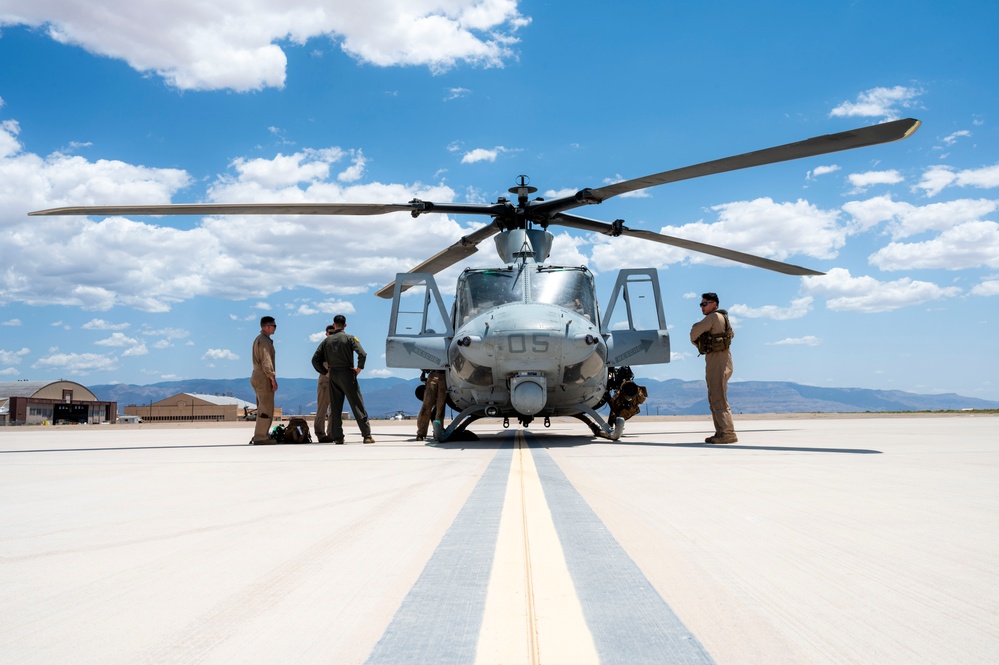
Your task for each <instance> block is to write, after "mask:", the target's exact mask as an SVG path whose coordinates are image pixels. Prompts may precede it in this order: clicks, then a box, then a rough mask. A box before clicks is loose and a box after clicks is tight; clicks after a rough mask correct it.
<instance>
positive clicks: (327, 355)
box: [312, 314, 375, 443]
mask: <svg viewBox="0 0 999 665" xmlns="http://www.w3.org/2000/svg"><path fill="white" fill-rule="evenodd" d="M346 327H347V317H345V316H344V315H343V314H337V315H336V316H334V317H333V334H331V335H330V336H329V337H327V338H326V339H324V340H323V341H322V342H321V343H320V344H319V348H318V349H316V352H315V353H314V354H313V355H312V367H313V368H314V369H315V370H316V371H317V372H319V373H320V374H322V373H323V371H324V370H325V369H326V368H327V367H328V368H329V370H328V371H329V375H330V402H331V404H330V408H331V409H332V411H333V431H332V432H331V434H332V436H333V442H334V443H343V416H342V415H341V414H342V412H343V398H344V397H346V398H347V401H348V402H349V403H350V410H351V411H352V412H353V414H354V420H356V421H357V427H358V429H360V430H361V436H363V437H364V443H374V442H375V440H374V439H373V438H372V437H371V426H370V425H369V424H368V413H367V411H365V410H364V399H363V398H362V397H361V389H360V387H359V386H358V385H357V375H358V374H360V373H361V370H362V369H364V361H365V360H366V359H367V357H368V354H366V353H365V352H364V347H362V346H361V342H360V341H359V340H358V339H357V338H356V337H353V336H351V335H348V334H347V333H345V332H344V331H343V329H344V328H346ZM355 353H356V354H357V367H354V354H355ZM324 363H325V365H324Z"/></svg>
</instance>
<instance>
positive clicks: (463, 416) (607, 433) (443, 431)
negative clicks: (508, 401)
mask: <svg viewBox="0 0 999 665" xmlns="http://www.w3.org/2000/svg"><path fill="white" fill-rule="evenodd" d="M571 409H572V410H576V409H579V410H581V411H583V412H584V413H578V414H573V417H574V418H577V419H579V420H581V421H583V422H584V423H586V425H587V427H589V428H590V431H591V432H593V436H597V437H601V438H604V439H609V440H610V441H617V440H618V439H620V438H621V435H622V434H623V433H624V418H616V419H615V420H614V426H613V427H611V426H610V425H609V424H608V423H607V421H606V420H604V419H603V418H602V417H601V416H600V414H599V413H597V412H596V411H594V410H593V409H592V408H591V407H588V406H586V405H585V404H579V405H577V406H574V407H571ZM587 416H589V418H587ZM484 417H485V407H484V406H481V405H479V404H476V405H474V406H470V407H468V408H467V409H465V410H464V411H462V412H461V413H459V414H458V415H457V416H456V417H455V419H454V420H452V421H451V424H450V425H448V426H447V427H446V428H445V427H444V425H443V424H442V423H441V421H439V420H435V421H434V422H433V426H434V439H436V440H437V442H438V443H444V442H445V441H447V440H448V439H450V438H451V437H452V436H456V435H460V434H462V433H463V432H464V431H465V428H466V427H468V426H469V425H471V424H472V423H473V422H475V421H476V420H478V419H479V418H484ZM591 418H592V420H591ZM594 421H595V422H594Z"/></svg>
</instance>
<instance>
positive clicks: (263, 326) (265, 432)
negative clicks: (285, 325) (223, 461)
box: [250, 316, 278, 445]
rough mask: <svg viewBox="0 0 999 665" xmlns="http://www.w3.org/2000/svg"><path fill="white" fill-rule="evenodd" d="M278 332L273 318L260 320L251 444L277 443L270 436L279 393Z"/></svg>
mask: <svg viewBox="0 0 999 665" xmlns="http://www.w3.org/2000/svg"><path fill="white" fill-rule="evenodd" d="M275 330H277V323H275V322H274V317H273V316H264V317H262V318H261V319H260V334H259V335H257V338H256V339H255V340H253V352H252V357H253V373H252V374H250V385H252V386H253V392H254V393H256V395H257V422H256V426H255V427H254V428H253V438H252V439H250V443H251V444H254V445H261V444H265V443H277V441H275V440H274V439H273V438H271V436H270V429H271V421H272V420H274V393H276V392H277V389H278V383H277V373H276V372H275V369H274V342H273V341H271V335H273V334H274V331H275Z"/></svg>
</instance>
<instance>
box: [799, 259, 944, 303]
mask: <svg viewBox="0 0 999 665" xmlns="http://www.w3.org/2000/svg"><path fill="white" fill-rule="evenodd" d="M801 282H802V291H804V292H806V293H808V294H810V295H814V296H818V297H822V298H825V299H826V307H828V308H829V309H831V310H833V311H841V312H864V313H874V312H891V311H894V310H896V309H901V308H903V307H911V306H913V305H921V304H923V303H925V302H930V301H933V300H938V299H941V298H952V297H954V296H957V295H960V293H961V289H959V288H958V287H955V286H951V287H940V286H937V285H936V284H933V283H932V282H923V281H917V280H913V279H910V278H908V277H905V278H902V279H897V280H895V281H892V282H882V281H879V280H877V279H875V278H874V277H870V276H868V275H864V276H862V277H854V276H852V275H851V274H850V271H849V270H846V269H845V268H833V269H832V270H830V271H829V273H828V274H826V275H822V276H819V277H802V279H801Z"/></svg>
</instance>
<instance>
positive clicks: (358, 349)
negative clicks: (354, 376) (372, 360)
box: [350, 337, 368, 369]
mask: <svg viewBox="0 0 999 665" xmlns="http://www.w3.org/2000/svg"><path fill="white" fill-rule="evenodd" d="M350 339H351V340H352V346H353V347H354V352H355V353H356V354H357V369H364V362H365V361H366V360H367V358H368V354H367V353H365V352H364V347H363V346H361V340H359V339H357V338H356V337H351V338H350Z"/></svg>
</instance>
